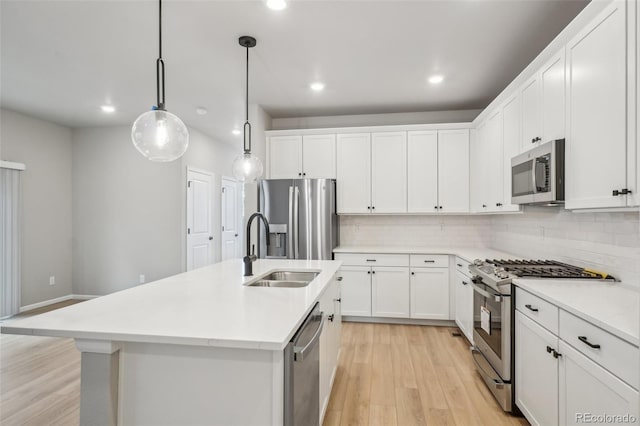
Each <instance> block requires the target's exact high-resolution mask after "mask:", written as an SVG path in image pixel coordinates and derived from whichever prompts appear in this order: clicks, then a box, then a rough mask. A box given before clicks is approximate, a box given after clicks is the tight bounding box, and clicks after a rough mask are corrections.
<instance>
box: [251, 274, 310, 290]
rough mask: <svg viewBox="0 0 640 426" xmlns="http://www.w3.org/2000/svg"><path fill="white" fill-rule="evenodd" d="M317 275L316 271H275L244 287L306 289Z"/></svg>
mask: <svg viewBox="0 0 640 426" xmlns="http://www.w3.org/2000/svg"><path fill="white" fill-rule="evenodd" d="M319 274H320V272H318V271H275V272H271V273H270V274H268V275H265V276H263V277H260V278H259V279H257V280H256V281H253V282H250V283H247V284H246V285H247V286H251V287H289V288H295V287H306V286H308V285H309V283H310V282H311V281H313V280H314V279H315V278H316V277H317V276H318V275H319Z"/></svg>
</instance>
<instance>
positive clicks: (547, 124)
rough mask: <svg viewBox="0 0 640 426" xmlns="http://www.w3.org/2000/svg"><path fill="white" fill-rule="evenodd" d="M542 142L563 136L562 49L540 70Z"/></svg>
mask: <svg viewBox="0 0 640 426" xmlns="http://www.w3.org/2000/svg"><path fill="white" fill-rule="evenodd" d="M540 99H541V107H542V108H541V111H540V114H541V118H542V119H541V126H542V128H541V129H540V131H541V134H542V136H541V137H542V140H541V141H540V142H542V143H544V142H549V141H552V140H556V139H562V138H564V136H565V131H564V122H565V119H564V117H565V55H564V48H562V50H561V51H560V52H559V53H558V54H556V55H555V56H554V57H553V58H551V60H550V61H549V62H547V63H546V64H545V65H544V66H543V67H542V69H541V70H540Z"/></svg>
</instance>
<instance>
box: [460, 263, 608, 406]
mask: <svg viewBox="0 0 640 426" xmlns="http://www.w3.org/2000/svg"><path fill="white" fill-rule="evenodd" d="M469 271H470V272H471V274H472V276H473V279H472V280H471V281H472V286H473V342H474V346H473V347H472V348H471V352H472V355H473V360H474V361H475V363H476V368H477V370H478V372H479V373H480V375H481V376H482V377H483V379H484V381H485V383H486V384H487V386H488V387H489V389H490V390H491V392H492V393H493V395H494V396H495V397H496V399H497V400H498V402H499V403H500V405H501V406H502V408H503V409H504V410H505V411H509V412H512V411H513V410H514V405H513V400H514V390H515V387H514V386H513V379H514V371H515V366H514V353H513V348H514V343H515V334H514V329H513V327H512V324H513V323H514V316H515V310H514V309H512V307H513V306H515V304H514V303H513V300H512V298H513V294H512V284H511V283H512V281H513V279H514V278H519V277H527V278H556V279H565V278H570V279H599V280H602V279H609V280H615V278H613V277H611V276H610V275H606V274H601V273H598V272H595V271H590V270H588V269H583V268H580V267H577V266H573V265H568V264H566V263H561V262H556V261H551V260H496V259H494V260H489V259H487V260H485V261H483V260H480V259H476V260H475V261H474V262H473V263H472V264H470V265H469Z"/></svg>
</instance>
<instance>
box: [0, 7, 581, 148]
mask: <svg viewBox="0 0 640 426" xmlns="http://www.w3.org/2000/svg"><path fill="white" fill-rule="evenodd" d="M587 3H588V1H583V0H448V1H433V0H432V1H426V0H425V1H417V0H414V1H346V0H342V1H304V0H289V7H288V8H287V9H285V10H283V11H279V12H276V11H272V10H269V9H267V8H266V6H265V4H264V2H263V1H248V0H247V1H242V0H234V1H211V0H210V1H203V0H201V1H187V0H180V1H177V0H169V1H165V3H163V6H164V22H163V25H164V51H163V56H164V58H165V62H166V68H167V69H166V73H167V81H166V84H167V90H166V96H167V109H168V110H169V111H172V112H174V113H176V114H177V115H178V116H180V117H181V118H182V119H183V120H184V121H185V122H186V123H187V124H188V125H191V126H193V127H195V128H197V129H199V130H201V131H203V132H204V133H206V134H209V135H210V136H212V137H214V138H217V139H219V140H222V141H224V142H235V143H241V142H240V138H239V137H236V136H232V135H231V129H232V128H234V127H238V128H240V127H241V125H242V122H243V121H244V107H243V104H244V78H245V77H244V61H245V56H244V55H245V52H244V49H243V48H241V47H240V46H239V45H238V42H237V38H238V36H240V35H244V34H248V35H253V36H255V37H256V38H257V39H258V45H257V47H255V48H254V49H252V50H251V52H250V55H251V80H250V95H251V99H250V102H251V103H257V104H260V105H262V106H263V107H264V108H265V110H266V111H267V112H268V113H269V114H270V115H271V116H272V117H299V116H313V115H339V114H371V113H389V112H413V111H436V110H452V109H473V108H483V107H485V106H486V105H487V104H488V103H489V102H490V101H491V100H492V99H493V98H494V97H495V96H496V95H497V94H498V93H499V92H500V91H501V90H502V89H503V88H504V87H505V86H506V85H507V84H508V83H509V82H511V80H513V78H514V77H515V76H516V75H517V74H518V73H519V72H520V71H521V70H522V69H523V68H524V67H525V66H526V65H527V64H528V63H529V62H530V61H531V60H532V59H533V58H534V57H535V56H536V55H537V54H538V53H539V52H540V51H541V50H542V49H543V48H544V47H545V46H546V45H547V44H548V43H549V42H550V41H551V40H552V39H553V38H554V37H555V36H556V35H557V34H558V33H559V32H560V31H561V30H562V28H564V27H565V26H566V24H567V23H569V22H570V21H571V19H573V17H574V16H575V15H576V14H577V13H578V12H579V11H580V10H582V8H583V7H584V6H585V5H586V4H587ZM0 13H1V21H0V24H1V32H0V36H1V40H0V42H1V56H0V61H1V62H0V65H1V74H0V102H1V104H2V106H3V107H6V108H9V109H13V110H16V111H21V112H25V113H27V114H30V115H33V116H37V117H41V118H45V119H48V120H51V121H54V122H57V123H60V124H63V125H67V126H71V127H84V126H108V125H115V124H130V123H132V122H133V120H135V118H136V117H137V116H138V115H139V114H140V113H141V112H143V111H145V110H147V109H148V108H149V107H150V106H151V105H153V104H155V58H156V56H157V2H156V1H147V0H136V1H115V0H110V1H106V0H84V1H79V0H75V1H60V0H46V1H44V0H43V1H24V0H18V1H15V0H1V3H0ZM433 73H440V74H443V75H444V76H445V82H444V83H442V84H441V85H439V86H432V85H430V84H429V83H427V77H428V76H429V75H431V74H433ZM314 80H321V81H323V82H325V83H326V89H325V90H324V91H323V92H321V93H314V92H312V91H311V90H309V84H310V83H311V82H312V81H314ZM105 103H112V104H113V105H115V106H116V108H117V112H116V113H115V114H113V115H106V114H104V113H102V112H101V111H100V109H99V106H100V105H102V104H105ZM197 106H204V107H206V108H207V109H208V110H209V113H208V114H207V115H205V116H199V115H197V114H196V112H195V108H196V107H197Z"/></svg>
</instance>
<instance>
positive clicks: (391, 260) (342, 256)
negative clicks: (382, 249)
mask: <svg viewBox="0 0 640 426" xmlns="http://www.w3.org/2000/svg"><path fill="white" fill-rule="evenodd" d="M335 259H336V260H342V263H343V264H344V265H350V266H409V255H407V254H366V253H336V255H335Z"/></svg>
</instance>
